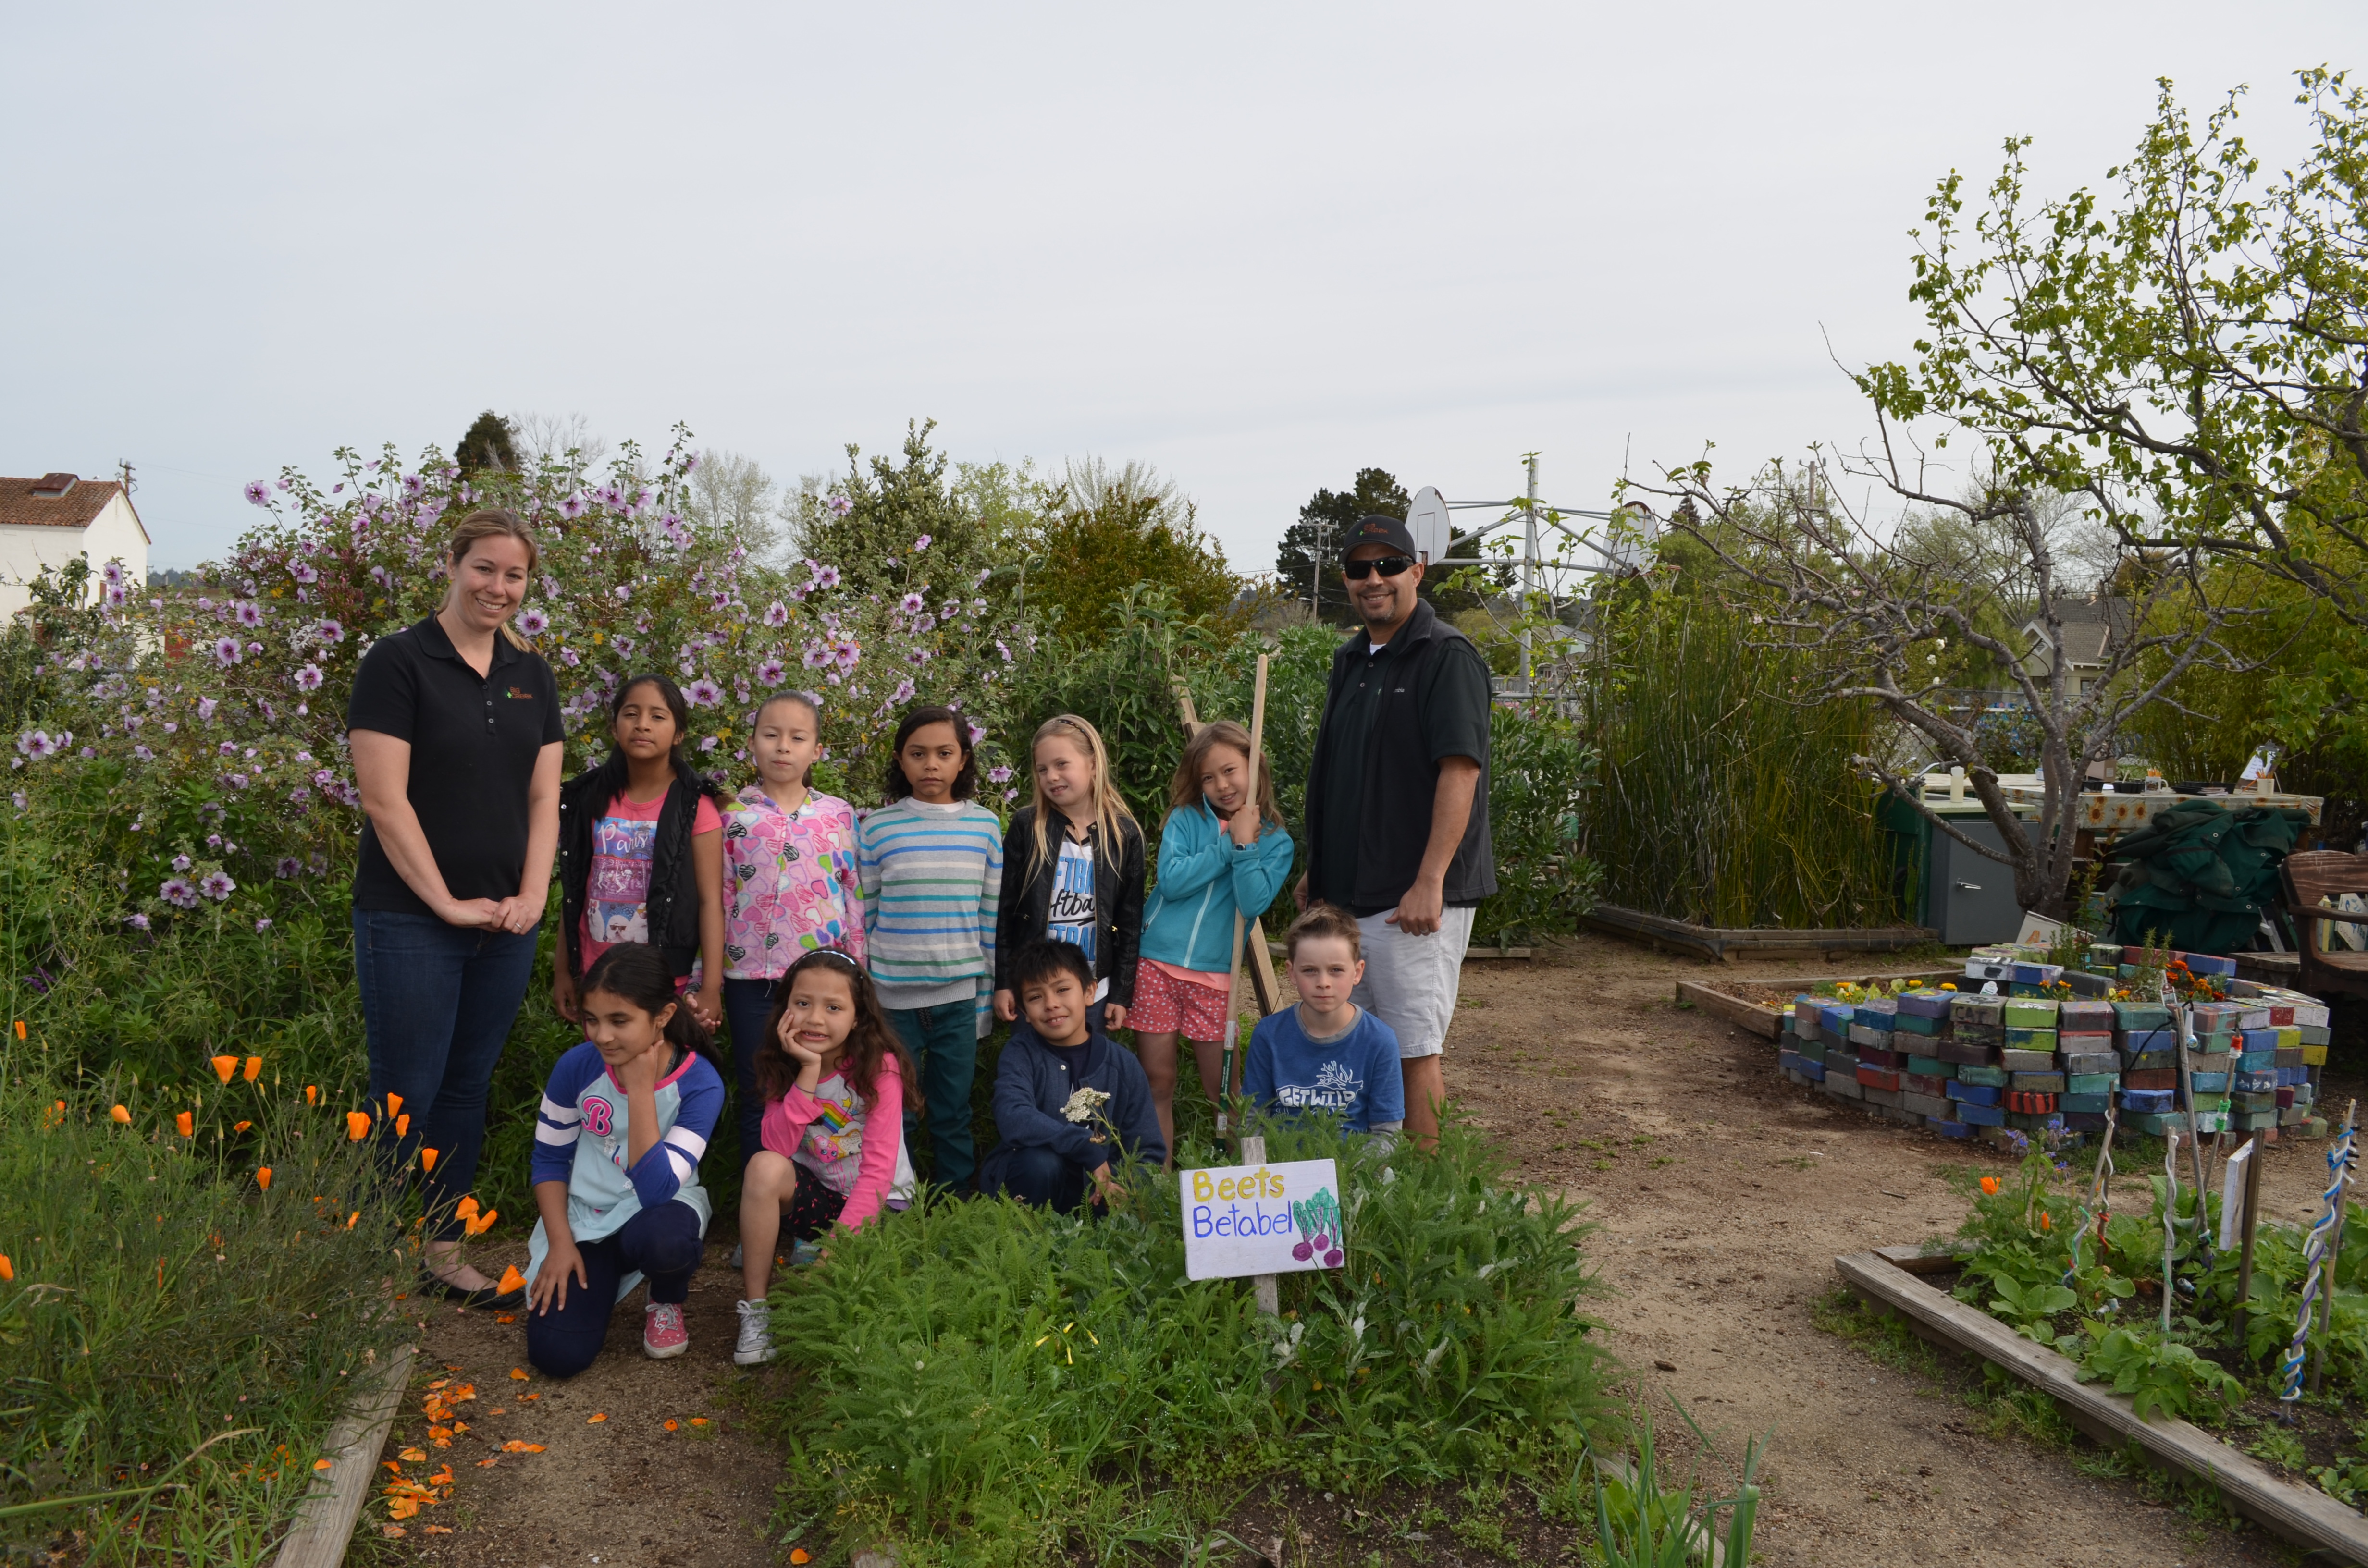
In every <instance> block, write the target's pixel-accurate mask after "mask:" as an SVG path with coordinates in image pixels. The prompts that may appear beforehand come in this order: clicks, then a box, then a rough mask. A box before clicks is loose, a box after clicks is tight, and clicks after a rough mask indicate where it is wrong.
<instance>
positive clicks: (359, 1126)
mask: <svg viewBox="0 0 2368 1568" xmlns="http://www.w3.org/2000/svg"><path fill="white" fill-rule="evenodd" d="M346 1136H347V1138H349V1139H351V1140H353V1141H354V1142H357V1143H359V1142H361V1141H362V1140H363V1139H365V1138H367V1137H369V1136H370V1112H368V1111H366V1110H349V1111H347V1112H346Z"/></svg>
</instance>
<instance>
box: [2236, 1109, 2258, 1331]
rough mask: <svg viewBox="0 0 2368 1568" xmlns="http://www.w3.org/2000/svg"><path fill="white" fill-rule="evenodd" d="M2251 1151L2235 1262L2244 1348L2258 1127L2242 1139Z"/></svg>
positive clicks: (2249, 1297) (2255, 1200)
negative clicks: (2241, 1248)
mask: <svg viewBox="0 0 2368 1568" xmlns="http://www.w3.org/2000/svg"><path fill="white" fill-rule="evenodd" d="M2245 1142H2248V1143H2250V1144H2251V1145H2252V1146H2253V1152H2252V1153H2250V1154H2248V1155H2247V1156H2245V1214H2244V1219H2243V1221H2241V1222H2242V1223H2243V1225H2244V1227H2245V1231H2244V1246H2245V1250H2244V1253H2243V1255H2242V1256H2240V1257H2239V1258H2238V1260H2237V1352H2238V1353H2239V1354H2242V1353H2243V1351H2244V1348H2245V1331H2246V1328H2247V1323H2246V1320H2247V1318H2248V1316H2249V1313H2248V1312H2247V1310H2246V1308H2247V1303H2248V1302H2249V1301H2252V1299H2253V1227H2254V1225H2255V1224H2256V1223H2258V1222H2259V1221H2260V1217H2261V1130H2260V1128H2258V1127H2256V1128H2255V1129H2253V1131H2252V1132H2251V1133H2250V1134H2249V1135H2248V1137H2247V1138H2246V1140H2245Z"/></svg>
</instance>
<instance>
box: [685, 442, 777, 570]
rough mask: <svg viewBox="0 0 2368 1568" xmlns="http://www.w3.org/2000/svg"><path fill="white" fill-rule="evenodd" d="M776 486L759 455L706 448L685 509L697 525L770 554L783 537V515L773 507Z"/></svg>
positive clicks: (753, 552)
mask: <svg viewBox="0 0 2368 1568" xmlns="http://www.w3.org/2000/svg"><path fill="white" fill-rule="evenodd" d="M778 488H779V487H778V486H777V485H775V484H774V483H773V480H772V476H771V475H769V474H768V473H767V472H765V471H764V469H763V467H762V466H760V465H759V464H758V463H757V460H756V459H754V458H748V457H743V456H741V455H740V454H739V453H738V452H728V451H718V450H709V451H704V452H701V453H700V454H699V465H698V466H697V467H696V468H693V469H692V470H691V471H690V494H689V499H688V500H687V502H686V503H685V505H684V508H683V509H684V511H685V512H686V513H687V514H688V515H689V520H690V521H691V522H692V523H694V524H697V525H698V526H699V527H700V528H714V529H718V530H720V531H722V532H724V533H728V534H730V535H731V536H732V537H733V538H734V539H736V540H739V541H740V543H741V544H742V545H744V546H746V548H747V551H748V553H750V554H751V555H767V554H770V553H771V551H772V550H773V548H774V547H775V546H776V545H778V544H780V542H781V534H782V528H781V521H780V517H779V515H778V514H777V513H776V512H775V511H774V509H773V497H774V493H775V491H776V490H777V489H778Z"/></svg>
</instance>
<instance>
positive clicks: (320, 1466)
mask: <svg viewBox="0 0 2368 1568" xmlns="http://www.w3.org/2000/svg"><path fill="white" fill-rule="evenodd" d="M336 1464H337V1461H336V1460H313V1469H314V1470H334V1469H336Z"/></svg>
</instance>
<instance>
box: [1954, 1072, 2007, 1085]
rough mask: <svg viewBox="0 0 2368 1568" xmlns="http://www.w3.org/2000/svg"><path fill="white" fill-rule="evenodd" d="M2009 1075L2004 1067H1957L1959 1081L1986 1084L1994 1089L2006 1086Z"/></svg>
mask: <svg viewBox="0 0 2368 1568" xmlns="http://www.w3.org/2000/svg"><path fill="white" fill-rule="evenodd" d="M2008 1076H2009V1074H2008V1073H2007V1070H2006V1069H2005V1068H2003V1067H1960V1068H1958V1069H1957V1082H1959V1083H1961V1084H1980V1085H1987V1086H1988V1087H1990V1088H1993V1089H2003V1088H2005V1087H2006V1081H2007V1078H2008Z"/></svg>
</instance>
